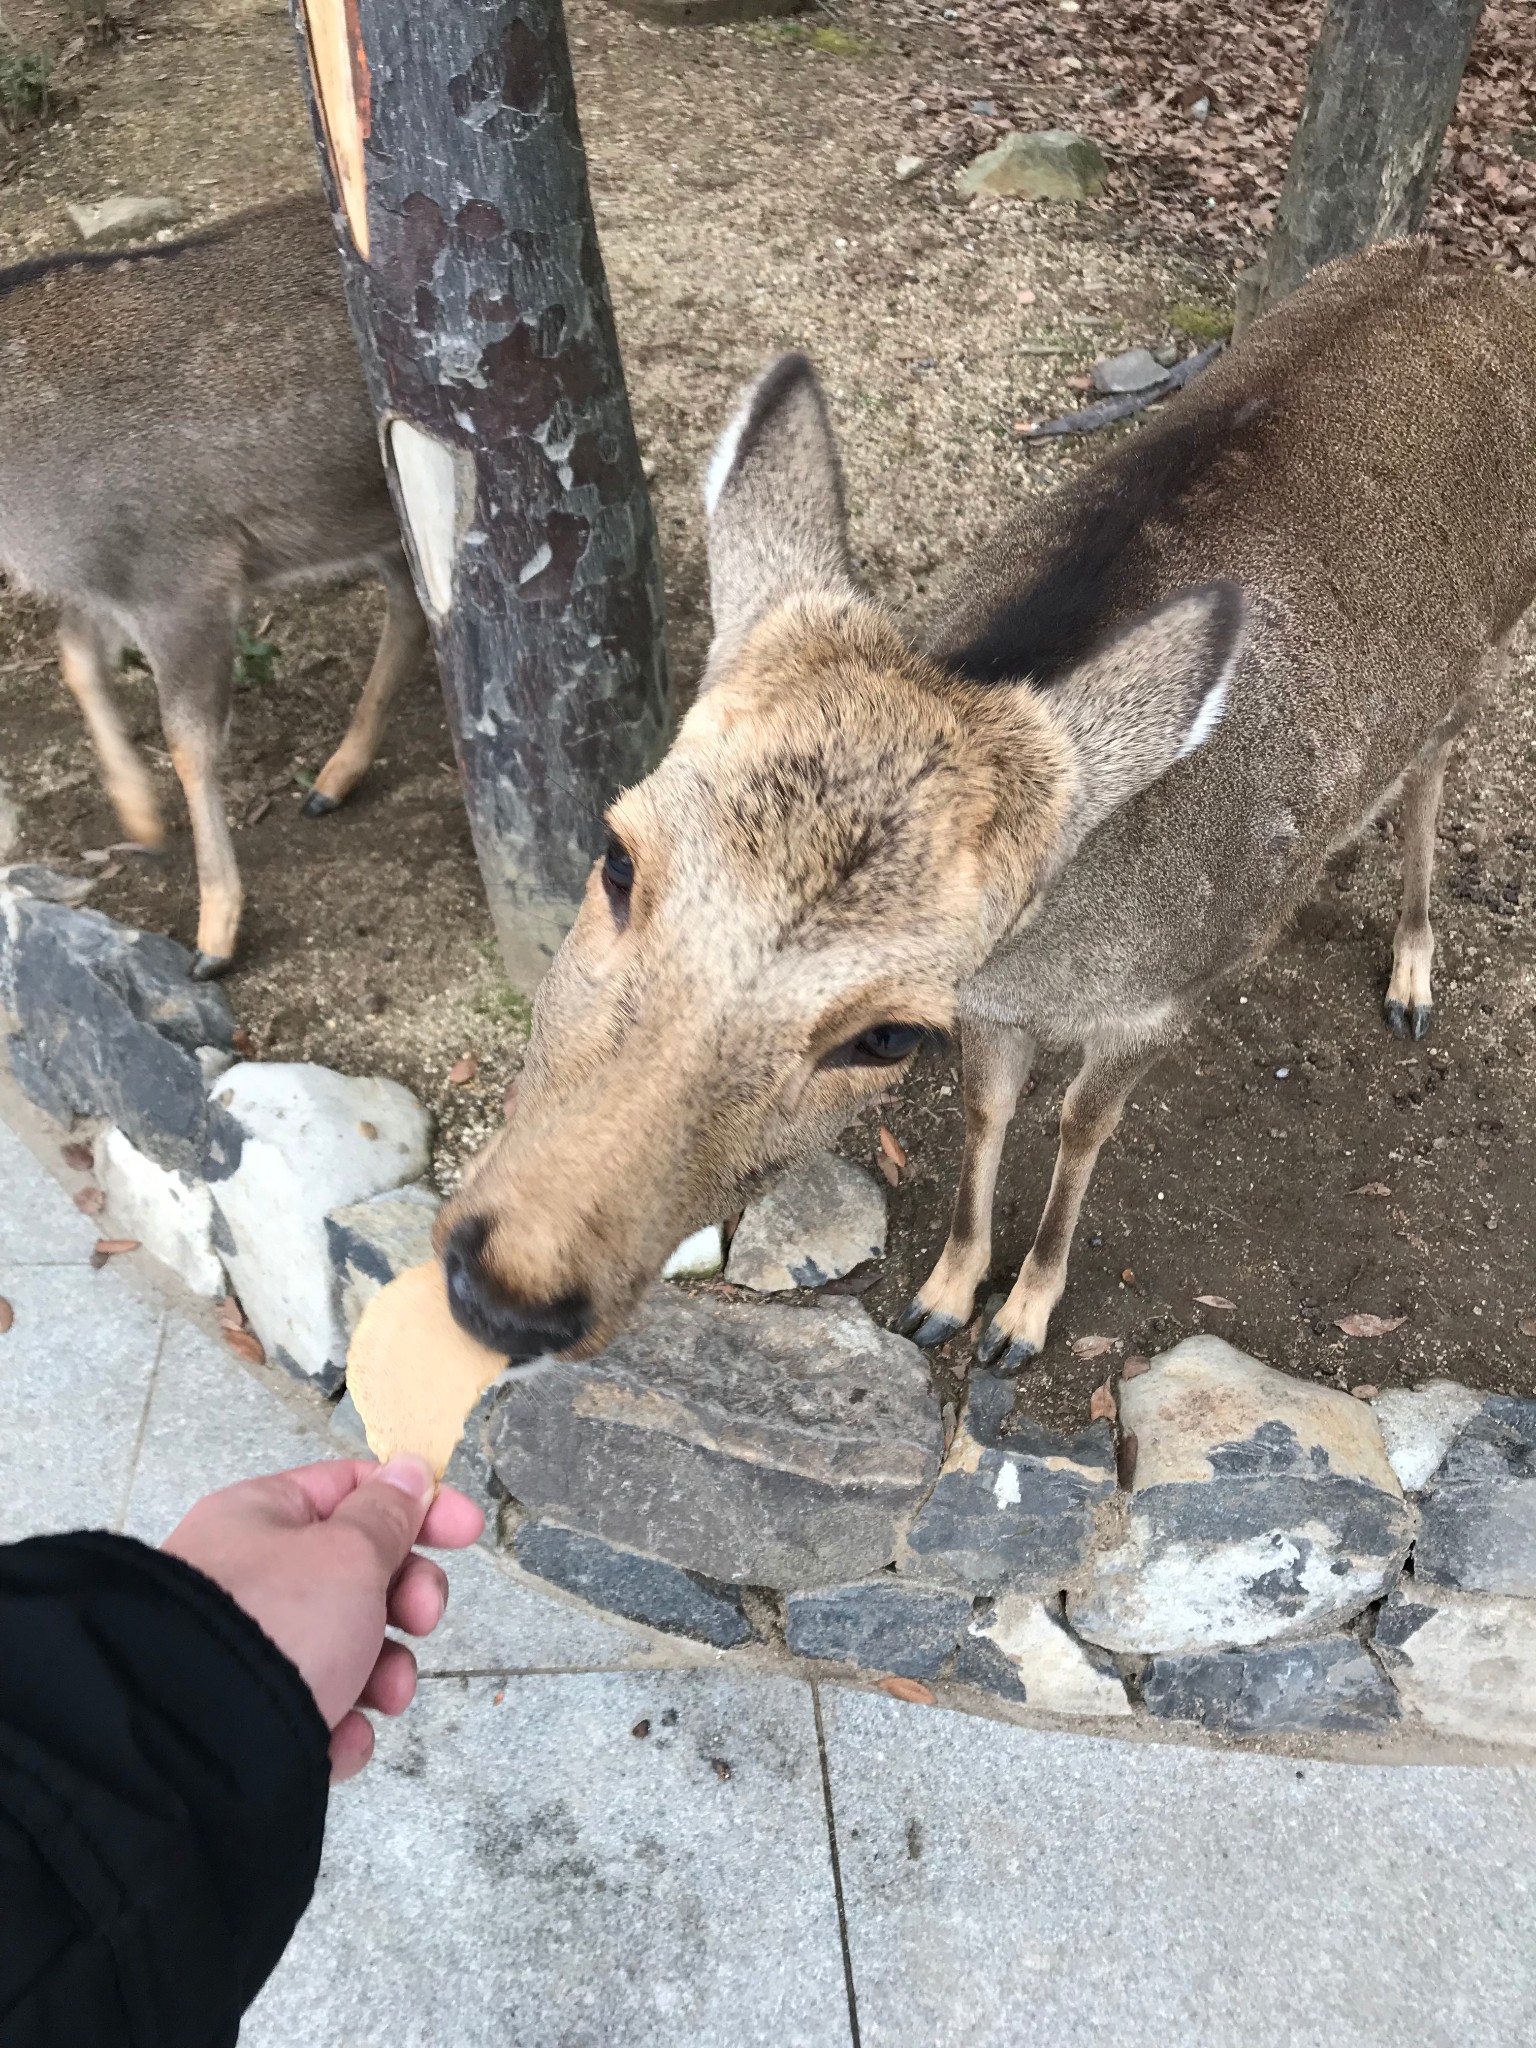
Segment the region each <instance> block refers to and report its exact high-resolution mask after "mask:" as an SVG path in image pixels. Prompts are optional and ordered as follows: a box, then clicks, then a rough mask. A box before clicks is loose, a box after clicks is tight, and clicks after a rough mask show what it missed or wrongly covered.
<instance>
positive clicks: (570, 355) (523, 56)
mask: <svg viewBox="0 0 1536 2048" xmlns="http://www.w3.org/2000/svg"><path fill="white" fill-rule="evenodd" d="M293 6H294V13H295V20H296V25H297V28H298V32H299V38H300V45H301V49H302V50H303V52H304V53H305V59H306V61H305V67H304V68H305V71H306V75H307V77H308V80H309V84H310V89H311V113H312V116H313V118H314V124H315V130H316V139H317V142H318V143H319V146H320V154H321V161H322V164H323V167H324V171H325V175H326V181H327V185H328V188H329V191H330V194H331V201H332V211H333V214H334V216H335V219H336V228H337V237H338V240H339V242H340V245H341V254H342V270H343V273H344V276H345V281H346V290H347V300H348V304H349V307H350V309H351V314H352V324H353V327H354V329H355V331H356V334H357V340H358V345H359V347H360V349H361V352H362V358H363V369H364V373H365V375H366V377H367V380H368V387H369V391H370V393H371V395H372V398H373V404H374V409H375V411H376V412H377V414H378V419H379V433H380V442H381V446H382V448H383V451H384V457H385V463H386V466H387V468H388V471H389V478H390V488H391V490H392V492H393V494H394V500H395V509H396V511H397V512H398V513H399V515H400V523H401V527H402V530H403V532H404V534H405V537H406V546H407V549H408V552H409V554H410V557H411V565H412V569H413V572H414V575H415V580H416V588H417V591H418V593H419V595H420V597H421V600H422V604H423V606H424V607H425V609H426V612H427V616H428V619H429V620H430V621H431V625H432V632H433V638H434V641H435V644H436V648H437V658H438V663H439V666H440V668H441V671H442V678H443V692H444V695H445V697H446V698H447V703H448V715H449V720H450V723H451V726H452V730H453V741H454V749H455V752H456V755H457V757H458V763H459V770H460V773H461V775H462V778H463V784H464V796H465V802H466V804H467V805H468V809H469V819H470V825H471V828H472V830H473V833H474V840H475V850H476V852H477V854H478V856H479V861H480V869H481V873H482V874H483V876H484V878H485V888H486V894H487V896H488V898H489V900H490V907H491V915H492V918H493V919H494V922H495V926H496V932H497V937H498V939H499V940H500V944H501V951H502V956H503V960H504V962H505V965H506V969H507V973H508V975H509V976H510V978H511V980H512V981H513V983H514V984H515V985H516V986H517V987H518V988H521V989H523V990H531V989H532V988H533V986H534V984H535V983H536V982H537V981H538V979H539V977H540V976H541V975H542V973H543V971H544V969H545V967H547V966H548V964H549V960H550V956H551V955H552V954H553V952H554V950H555V947H556V946H557V945H558V944H559V942H560V939H561V937H562V936H563V934H564V932H565V930H566V928H567V927H568V925H569V924H570V922H571V920H572V918H573V917H574V915H575V912H576V908H577V905H578V903H579V900H580V897H581V892H582V889H583V886H584V884H585V881H586V874H587V869H588V867H589V864H590V862H591V859H592V856H593V854H594V852H595V851H596V850H597V848H598V847H599V846H600V844H601V839H602V810H603V807H604V805H605V804H606V803H608V802H609V800H610V799H611V798H612V797H613V796H614V795H615V794H616V792H617V791H618V790H619V789H620V788H622V787H623V786H624V785H625V784H627V783H630V782H634V781H636V780H637V779H638V778H639V777H640V776H642V775H643V774H645V773H646V771H647V770H648V769H649V768H650V767H651V766H652V765H653V764H654V762H655V760H656V758H657V757H658V755H659V754H660V752H661V750H662V748H663V747H664V745H665V743H666V739H667V735H668V728H669V697H668V689H667V671H666V650H665V636H664V625H663V616H662V594H661V565H660V556H659V553H658V549H657V543H656V529H655V522H654V519H653V517H652V513H651V506H650V498H649V495H648V493H647V491H646V487H645V480H644V477H643V475H642V473H641V468H640V452H639V449H638V447H637V446H636V443H635V434H634V426H633V423H632V421H631V419H630V413H629V401H628V397H627V395H626V392H625V389H624V374H623V369H622V366H621V364H620V361H619V351H618V342H617V339H616V337H615V334H614V326H613V313H612V308H611V306H610V303H609V298H608V287H607V282H606V280H605V278H604V275H603V265H602V258H601V256H600V255H599V253H598V245H597V230H596V227H595V225H594V223H593V219H592V204H591V199H590V196H589V194H588V190H587V175H586V158H585V154H584V152H583V149H582V143H581V133H580V130H579V128H578V126H577V120H576V97H575V87H574V84H573V82H572V78H571V65H570V53H569V49H568V47H567V44H566V36H565V21H564V16H563V13H562V9H561V0H454V4H453V5H451V6H431V5H429V6H424V7H415V6H406V5H404V4H403V0H293Z"/></svg>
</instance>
